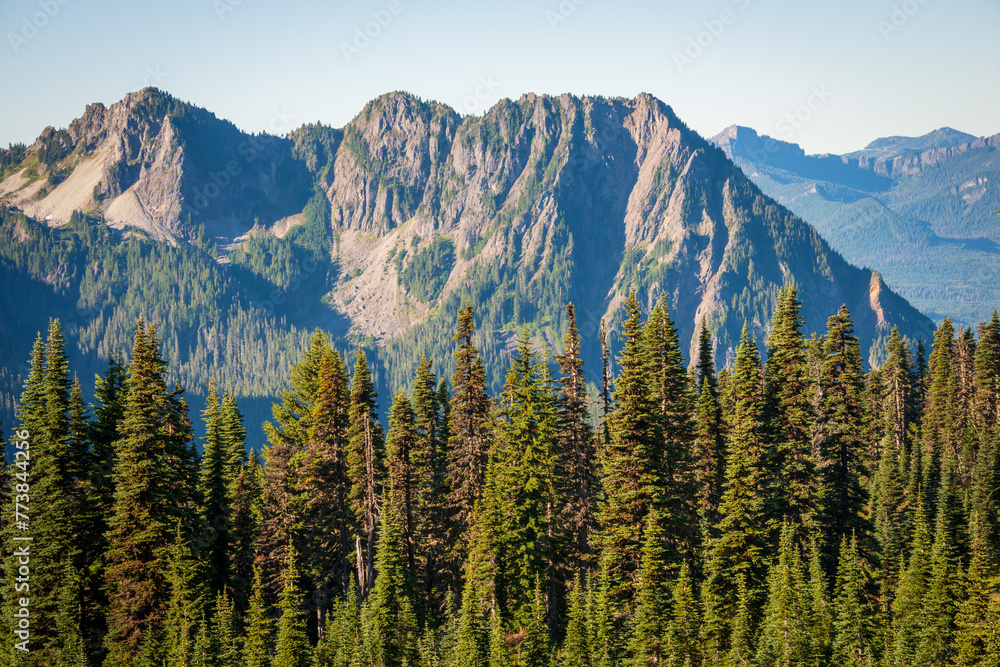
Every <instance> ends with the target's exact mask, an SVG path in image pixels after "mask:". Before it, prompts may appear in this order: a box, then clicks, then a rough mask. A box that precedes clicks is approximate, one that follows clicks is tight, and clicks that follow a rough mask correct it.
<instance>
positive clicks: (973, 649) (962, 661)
mask: <svg viewBox="0 0 1000 667" xmlns="http://www.w3.org/2000/svg"><path fill="white" fill-rule="evenodd" d="M971 533H972V560H971V561H970V563H969V569H968V572H967V573H966V575H965V579H964V584H965V595H964V596H963V597H962V598H961V601H960V602H959V604H958V609H957V614H956V619H955V623H956V634H955V652H956V655H955V665H956V666H958V667H973V666H974V665H980V664H983V665H992V664H996V662H1000V653H993V657H992V660H993V662H992V663H991V662H988V661H987V660H985V659H986V658H987V652H988V650H989V649H990V644H991V641H992V642H993V643H994V650H995V646H996V644H995V642H996V639H995V638H996V636H997V634H998V633H1000V601H997V600H996V599H995V597H994V596H993V595H992V593H993V590H994V589H995V586H996V579H995V578H993V575H994V573H995V571H996V570H995V565H994V562H991V560H990V552H989V549H988V548H987V545H986V544H985V542H984V540H983V538H982V532H981V531H980V530H979V527H978V518H977V516H976V515H973V517H972V521H971Z"/></svg>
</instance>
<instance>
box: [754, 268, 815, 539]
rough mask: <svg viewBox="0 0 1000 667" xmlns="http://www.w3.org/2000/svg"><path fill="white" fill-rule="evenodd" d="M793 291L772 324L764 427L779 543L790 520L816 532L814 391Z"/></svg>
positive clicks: (786, 290)
mask: <svg viewBox="0 0 1000 667" xmlns="http://www.w3.org/2000/svg"><path fill="white" fill-rule="evenodd" d="M801 305H802V304H801V302H799V300H798V298H797V296H796V291H795V287H794V286H793V285H785V286H784V287H782V289H781V293H780V295H779V297H778V307H777V309H776V311H775V313H774V317H773V318H772V320H771V324H772V329H771V335H770V336H769V337H768V340H767V346H768V354H767V363H766V365H765V368H764V399H763V404H762V406H761V426H762V430H763V436H764V440H765V441H766V443H767V452H766V460H767V469H768V470H769V471H770V472H769V476H770V480H769V483H770V489H769V496H770V500H769V504H768V507H767V513H768V521H769V523H770V525H771V530H772V534H773V535H774V536H775V537H777V533H778V532H779V531H780V530H781V525H782V521H783V520H784V519H785V518H787V519H788V520H789V521H791V522H792V523H793V524H796V525H801V526H802V527H803V529H804V530H805V531H807V532H808V531H810V530H812V529H813V528H814V527H815V526H816V510H817V507H816V504H817V498H816V497H817V495H818V489H817V488H816V482H815V478H816V474H815V469H816V464H815V461H814V460H813V457H812V422H813V409H812V405H811V402H810V396H811V394H812V391H813V389H812V386H811V382H810V378H809V372H808V365H807V361H806V351H805V343H804V339H803V336H802V327H803V326H804V324H805V320H804V319H803V318H802V316H801V315H799V310H800V308H801Z"/></svg>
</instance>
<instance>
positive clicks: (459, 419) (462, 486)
mask: <svg viewBox="0 0 1000 667" xmlns="http://www.w3.org/2000/svg"><path fill="white" fill-rule="evenodd" d="M473 316H474V314H473V311H472V305H471V304H469V303H466V304H465V307H464V308H463V309H462V310H461V311H460V312H459V314H458V330H457V331H456V332H455V337H454V341H455V342H456V343H458V348H457V349H456V350H455V375H454V376H453V377H452V382H451V383H452V387H453V389H452V395H451V403H450V405H451V409H450V411H449V417H448V435H449V438H450V440H449V458H448V482H449V484H448V485H449V488H450V492H449V494H450V495H449V505H450V507H451V512H452V517H451V520H452V527H453V537H452V544H453V545H454V547H453V550H454V552H455V553H454V556H455V559H454V560H455V561H456V562H457V563H461V562H462V560H464V556H465V552H464V549H463V548H462V546H461V545H462V544H463V543H467V542H468V531H469V529H470V527H471V526H472V520H473V511H474V510H475V504H476V501H477V500H478V499H479V498H480V496H482V493H483V485H484V483H485V480H486V468H487V465H488V463H489V451H490V440H491V438H490V401H489V397H488V396H487V395H486V369H485V367H484V366H483V361H482V358H481V357H480V356H479V351H478V350H477V349H476V348H475V347H474V346H473V344H472V335H473V333H474V332H475V330H476V326H475V324H474V323H473Z"/></svg>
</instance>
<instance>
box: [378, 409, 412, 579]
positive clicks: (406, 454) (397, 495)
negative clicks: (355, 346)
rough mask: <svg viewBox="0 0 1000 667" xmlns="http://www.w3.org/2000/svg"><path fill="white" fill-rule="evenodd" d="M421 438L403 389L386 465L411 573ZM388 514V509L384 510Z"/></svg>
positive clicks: (387, 445)
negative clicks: (418, 444) (416, 451)
mask: <svg viewBox="0 0 1000 667" xmlns="http://www.w3.org/2000/svg"><path fill="white" fill-rule="evenodd" d="M416 440H417V432H416V423H415V415H414V413H413V407H412V406H411V404H410V399H409V398H407V397H406V393H405V392H403V391H399V392H397V393H396V398H395V399H394V400H393V402H392V410H391V411H390V412H389V433H388V436H387V437H386V442H385V449H386V468H387V470H388V473H389V489H390V490H391V495H392V504H393V506H394V507H395V508H397V510H396V511H397V512H398V513H399V524H400V525H399V528H400V533H401V536H400V537H401V540H402V545H403V558H404V561H405V568H406V572H407V576H413V575H415V573H416V554H415V550H416V541H417V535H416V526H415V524H416V521H417V516H416V508H415V506H416V504H417V489H418V486H417V479H416V471H415V466H414V461H413V459H414V458H415V447H416ZM383 514H384V510H383Z"/></svg>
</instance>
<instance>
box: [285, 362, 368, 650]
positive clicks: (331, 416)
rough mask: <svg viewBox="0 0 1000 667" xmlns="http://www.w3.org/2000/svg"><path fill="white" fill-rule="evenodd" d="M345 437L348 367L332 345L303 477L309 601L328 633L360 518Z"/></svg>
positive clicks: (302, 467) (345, 581)
mask: <svg viewBox="0 0 1000 667" xmlns="http://www.w3.org/2000/svg"><path fill="white" fill-rule="evenodd" d="M347 441H348V390H347V371H346V370H345V368H344V363H343V359H342V358H341V356H340V354H339V353H337V352H334V351H332V350H328V351H326V352H325V353H324V354H323V355H322V358H321V360H320V364H319V376H318V384H317V386H316V394H315V396H314V398H313V403H312V413H311V416H310V424H309V430H308V431H307V434H306V448H305V452H304V455H303V457H302V461H301V464H300V470H301V473H300V475H301V481H300V483H299V489H300V490H299V493H301V494H302V495H303V496H304V505H303V511H302V515H303V519H304V521H303V523H304V526H305V529H306V532H305V536H304V537H305V540H304V554H303V563H304V567H303V569H304V571H305V574H306V578H307V579H308V580H309V581H310V582H311V588H312V590H311V594H310V603H309V607H310V611H312V613H314V614H315V617H316V627H317V635H318V636H322V635H323V634H324V628H323V623H322V613H323V611H324V610H325V609H326V608H327V606H328V605H327V601H328V600H329V598H330V597H331V596H332V595H337V594H340V595H343V594H344V593H345V592H346V591H347V586H348V582H349V580H350V574H351V565H350V563H349V561H348V558H349V556H350V552H351V546H352V545H351V544H350V540H351V535H352V534H354V532H355V528H356V526H357V520H356V517H355V516H354V514H353V513H352V511H351V508H350V506H349V499H348V494H349V491H350V483H349V477H348V469H347V451H348V446H347Z"/></svg>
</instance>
